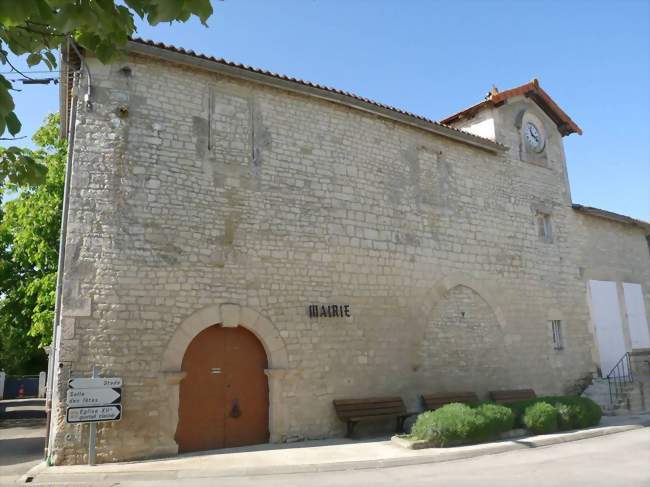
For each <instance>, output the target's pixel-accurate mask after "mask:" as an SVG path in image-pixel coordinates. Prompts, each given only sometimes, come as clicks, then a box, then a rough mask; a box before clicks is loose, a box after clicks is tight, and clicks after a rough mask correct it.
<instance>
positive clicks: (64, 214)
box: [44, 72, 79, 464]
mask: <svg viewBox="0 0 650 487" xmlns="http://www.w3.org/2000/svg"><path fill="white" fill-rule="evenodd" d="M73 76H74V77H73V81H72V83H73V84H72V97H71V99H70V117H69V118H66V121H67V122H68V126H67V133H68V137H67V138H68V158H67V160H66V168H65V183H64V187H63V208H62V211H61V232H60V234H59V261H58V266H57V273H56V301H55V304H54V326H53V329H52V345H51V350H50V357H49V363H48V374H47V381H48V383H47V389H46V391H47V400H46V401H45V409H46V413H47V419H46V425H45V452H44V456H45V459H46V461H47V463H48V464H51V452H52V448H51V447H50V445H51V443H52V440H53V436H52V435H50V431H51V429H52V403H53V400H54V399H55V397H56V394H55V391H54V384H55V380H54V377H55V376H58V367H57V362H58V352H59V348H60V342H61V333H60V329H61V301H62V294H63V292H62V291H63V272H64V269H63V267H64V263H65V239H66V235H67V231H68V213H69V208H70V178H71V175H72V165H73V162H74V160H73V154H74V142H75V124H76V121H77V91H78V89H79V72H75V73H74V75H73Z"/></svg>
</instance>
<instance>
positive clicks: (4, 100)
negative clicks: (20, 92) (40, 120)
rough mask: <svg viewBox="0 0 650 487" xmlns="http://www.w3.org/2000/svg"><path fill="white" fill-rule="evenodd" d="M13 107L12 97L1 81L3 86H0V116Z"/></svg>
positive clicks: (3, 115)
mask: <svg viewBox="0 0 650 487" xmlns="http://www.w3.org/2000/svg"><path fill="white" fill-rule="evenodd" d="M15 107H16V105H15V104H14V99H13V97H12V96H11V95H10V94H9V90H8V89H7V87H6V85H4V83H3V86H0V118H2V119H4V117H6V116H7V115H9V114H10V113H11V112H13V111H14V108H15ZM3 130H4V129H3ZM0 133H1V132H0Z"/></svg>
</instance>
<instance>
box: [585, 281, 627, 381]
mask: <svg viewBox="0 0 650 487" xmlns="http://www.w3.org/2000/svg"><path fill="white" fill-rule="evenodd" d="M589 298H590V308H591V319H592V321H593V323H594V326H595V331H596V340H597V343H598V352H599V354H600V367H601V370H602V373H603V375H607V374H608V373H609V372H610V371H611V370H612V368H613V367H614V366H615V365H616V363H617V362H618V361H619V360H620V358H621V357H622V356H623V355H624V354H625V352H626V349H625V338H624V337H623V323H622V321H621V310H620V307H619V304H618V293H617V290H616V283H615V282H612V281H589Z"/></svg>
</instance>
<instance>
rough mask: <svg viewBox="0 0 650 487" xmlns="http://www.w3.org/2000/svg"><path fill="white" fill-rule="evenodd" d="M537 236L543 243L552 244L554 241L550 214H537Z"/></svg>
mask: <svg viewBox="0 0 650 487" xmlns="http://www.w3.org/2000/svg"><path fill="white" fill-rule="evenodd" d="M537 235H538V236H539V238H540V240H541V241H542V242H547V243H550V242H552V241H553V233H552V231H551V215H549V214H548V213H537Z"/></svg>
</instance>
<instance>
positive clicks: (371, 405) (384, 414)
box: [333, 397, 410, 438]
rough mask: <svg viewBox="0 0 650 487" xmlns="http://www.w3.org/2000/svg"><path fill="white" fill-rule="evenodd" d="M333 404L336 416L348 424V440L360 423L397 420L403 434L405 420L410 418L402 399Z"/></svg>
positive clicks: (340, 401)
mask: <svg viewBox="0 0 650 487" xmlns="http://www.w3.org/2000/svg"><path fill="white" fill-rule="evenodd" d="M333 402H334V409H335V410H336V415H337V416H338V417H339V419H340V420H341V421H343V422H345V423H346V424H347V433H346V435H345V436H346V437H348V438H349V437H350V436H351V435H352V430H353V429H354V426H355V425H356V424H357V423H358V422H359V421H366V420H367V421H372V420H376V419H388V418H395V420H396V421H397V431H398V432H401V431H402V430H403V428H404V420H405V419H406V418H407V417H408V416H410V414H409V413H407V412H406V406H405V405H404V401H402V398H401V397H373V398H368V399H336V400H334V401H333Z"/></svg>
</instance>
